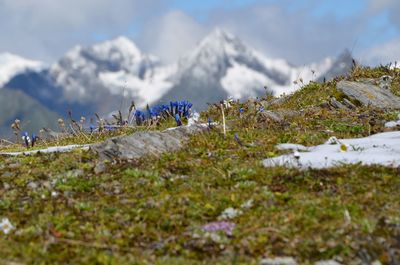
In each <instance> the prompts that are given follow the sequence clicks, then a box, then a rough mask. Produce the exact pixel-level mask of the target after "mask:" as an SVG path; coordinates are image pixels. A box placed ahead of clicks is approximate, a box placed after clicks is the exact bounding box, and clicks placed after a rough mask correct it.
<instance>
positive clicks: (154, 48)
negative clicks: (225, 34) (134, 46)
mask: <svg viewBox="0 0 400 265" xmlns="http://www.w3.org/2000/svg"><path fill="white" fill-rule="evenodd" d="M206 33H207V30H206V28H205V27H204V26H202V25H201V24H199V23H198V22H197V21H195V20H194V19H193V18H192V17H190V16H188V15H186V14H185V13H183V12H181V11H171V12H169V13H167V14H166V15H164V16H162V17H161V18H158V19H155V20H153V21H151V22H149V23H148V24H146V25H145V28H144V29H143V35H142V38H141V43H143V45H141V46H142V47H144V48H145V49H146V50H147V51H149V52H151V53H154V54H156V55H157V56H159V57H160V58H161V59H162V60H163V61H165V62H172V61H174V60H176V59H177V58H178V57H179V56H181V55H182V54H183V53H185V52H186V51H188V50H190V49H191V48H193V47H195V45H196V43H197V42H198V41H199V40H200V39H201V38H202V37H203V36H204V35H205V34H206Z"/></svg>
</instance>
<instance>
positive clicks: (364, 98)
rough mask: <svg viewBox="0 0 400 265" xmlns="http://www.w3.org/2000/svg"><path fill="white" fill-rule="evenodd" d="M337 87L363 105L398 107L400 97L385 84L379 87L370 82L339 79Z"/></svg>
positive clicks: (399, 105)
mask: <svg viewBox="0 0 400 265" xmlns="http://www.w3.org/2000/svg"><path fill="white" fill-rule="evenodd" d="M337 89H339V90H340V91H342V92H343V93H344V94H345V95H346V96H348V97H349V98H350V99H353V100H356V101H358V102H360V103H361V104H362V105H364V106H372V107H375V108H380V109H400V97H398V96H396V95H394V94H393V93H392V92H391V91H390V90H389V89H387V88H386V86H384V87H380V86H378V85H374V84H373V83H371V82H352V81H340V82H339V83H338V84H337Z"/></svg>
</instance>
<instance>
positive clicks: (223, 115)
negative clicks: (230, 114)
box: [221, 103, 226, 136]
mask: <svg viewBox="0 0 400 265" xmlns="http://www.w3.org/2000/svg"><path fill="white" fill-rule="evenodd" d="M221 112H222V128H223V130H224V136H226V125H225V112H224V104H223V103H221Z"/></svg>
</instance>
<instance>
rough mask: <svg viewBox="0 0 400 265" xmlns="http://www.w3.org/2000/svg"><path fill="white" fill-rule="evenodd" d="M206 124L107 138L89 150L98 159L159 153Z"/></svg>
mask: <svg viewBox="0 0 400 265" xmlns="http://www.w3.org/2000/svg"><path fill="white" fill-rule="evenodd" d="M207 128H208V127H207V125H201V124H196V125H191V126H182V127H177V128H171V129H168V130H165V131H163V132H137V133H134V134H132V135H128V136H119V137H114V138H111V139H108V140H107V141H105V142H103V143H99V144H96V145H93V146H92V147H91V150H93V151H95V152H97V153H98V154H99V157H100V160H109V161H111V160H114V159H137V158H140V157H143V156H146V155H160V154H162V153H165V152H170V151H176V150H179V149H180V148H182V147H183V145H184V143H185V142H187V141H188V140H189V137H190V135H192V134H195V133H199V132H202V131H204V130H206V129H207Z"/></svg>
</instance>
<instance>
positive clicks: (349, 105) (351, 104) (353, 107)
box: [343, 98, 357, 109]
mask: <svg viewBox="0 0 400 265" xmlns="http://www.w3.org/2000/svg"><path fill="white" fill-rule="evenodd" d="M343 104H344V105H345V106H346V107H348V108H349V109H356V108H357V107H356V105H354V104H353V103H351V101H350V100H348V99H347V98H344V99H343Z"/></svg>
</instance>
